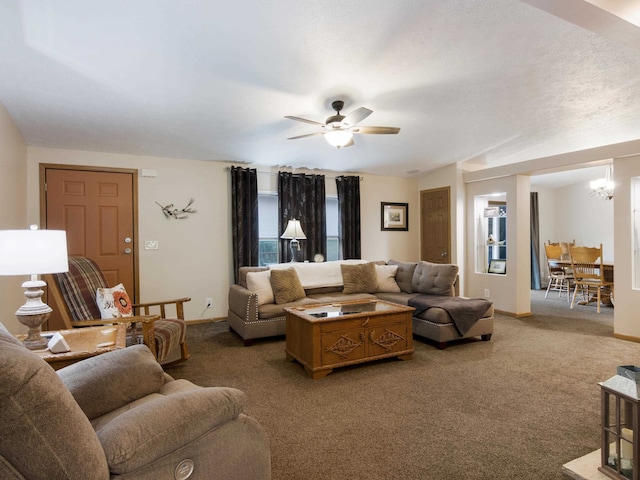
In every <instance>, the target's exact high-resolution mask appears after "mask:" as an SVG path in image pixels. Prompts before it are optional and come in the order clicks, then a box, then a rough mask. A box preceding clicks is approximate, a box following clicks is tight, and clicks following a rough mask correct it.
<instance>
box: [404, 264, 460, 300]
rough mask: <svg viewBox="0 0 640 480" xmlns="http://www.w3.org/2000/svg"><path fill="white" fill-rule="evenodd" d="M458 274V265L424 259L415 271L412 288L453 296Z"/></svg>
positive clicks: (431, 293)
mask: <svg viewBox="0 0 640 480" xmlns="http://www.w3.org/2000/svg"><path fill="white" fill-rule="evenodd" d="M457 276H458V266H457V265H453V264H450V263H447V264H439V263H431V262H424V261H422V262H419V263H418V265H417V266H416V269H415V271H414V272H413V279H412V281H411V288H412V289H413V291H414V292H416V293H426V294H429V295H449V296H453V295H454V293H453V292H454V289H453V284H454V283H455V281H456V277H457Z"/></svg>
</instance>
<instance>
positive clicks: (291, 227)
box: [280, 218, 307, 262]
mask: <svg viewBox="0 0 640 480" xmlns="http://www.w3.org/2000/svg"><path fill="white" fill-rule="evenodd" d="M280 238H284V239H287V240H288V239H290V240H291V244H290V245H289V247H290V248H291V261H292V262H295V261H296V255H297V252H299V251H300V242H299V241H298V239H299V238H301V239H302V240H306V238H307V236H306V235H305V234H304V232H303V231H302V226H300V220H296V219H295V218H294V219H293V220H289V222H288V223H287V228H286V229H285V230H284V233H283V234H282V235H281V236H280Z"/></svg>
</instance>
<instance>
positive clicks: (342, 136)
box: [324, 130, 353, 147]
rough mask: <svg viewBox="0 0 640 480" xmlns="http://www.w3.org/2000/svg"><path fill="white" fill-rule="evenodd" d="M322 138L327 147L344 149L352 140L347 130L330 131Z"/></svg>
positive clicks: (351, 134)
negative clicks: (327, 144) (327, 143)
mask: <svg viewBox="0 0 640 480" xmlns="http://www.w3.org/2000/svg"><path fill="white" fill-rule="evenodd" d="M324 138H325V139H326V140H327V142H329V145H333V146H334V147H344V146H345V145H346V144H347V143H349V142H350V141H351V139H352V138H353V133H351V132H350V131H349V130H331V131H328V132H327V133H325V134H324Z"/></svg>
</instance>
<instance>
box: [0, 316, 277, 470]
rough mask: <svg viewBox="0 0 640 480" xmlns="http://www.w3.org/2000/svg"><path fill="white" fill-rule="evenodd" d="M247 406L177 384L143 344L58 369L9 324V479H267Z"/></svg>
mask: <svg viewBox="0 0 640 480" xmlns="http://www.w3.org/2000/svg"><path fill="white" fill-rule="evenodd" d="M244 404H245V396H244V394H243V393H242V392H241V391H239V390H236V389H233V388H218V387H215V388H213V387H212V388H203V387H198V386H196V385H194V384H192V383H190V382H188V381H186V380H173V379H172V378H171V377H170V376H169V375H167V374H165V373H164V371H163V370H162V367H161V366H160V365H159V364H158V363H157V362H156V360H155V358H154V356H153V354H152V353H151V352H150V351H149V349H148V348H147V347H146V346H144V345H136V346H133V347H129V348H125V349H121V350H116V351H113V352H109V353H106V354H103V355H100V356H97V357H93V358H90V359H87V360H84V361H81V362H78V363H76V364H74V365H71V366H69V367H66V368H63V369H61V370H59V371H58V372H54V370H53V369H52V368H51V367H50V366H49V365H48V364H47V363H46V362H45V361H44V360H42V359H41V358H40V357H39V356H38V355H36V354H35V353H33V352H31V351H29V350H27V349H26V348H24V347H23V346H22V344H20V342H18V341H17V340H16V339H15V338H14V337H13V336H12V335H11V334H10V333H8V332H7V330H6V329H5V328H4V326H3V325H2V324H0V411H1V412H2V417H1V419H0V425H1V426H0V478H2V479H10V480H16V479H20V480H24V479H43V480H44V479H61V480H62V479H70V480H71V479H78V480H80V479H82V480H87V479H91V480H99V479H109V478H111V479H115V478H118V479H120V478H122V479H149V480H151V479H153V480H156V479H159V478H162V479H174V478H175V479H187V478H189V479H192V480H193V479H215V478H221V479H248V478H251V479H268V478H270V471H271V469H270V452H269V444H268V440H267V438H266V435H265V432H264V431H263V429H262V427H261V426H260V425H259V424H258V422H257V421H256V420H254V419H253V418H251V417H249V416H247V415H245V414H244V413H242V411H243V408H244Z"/></svg>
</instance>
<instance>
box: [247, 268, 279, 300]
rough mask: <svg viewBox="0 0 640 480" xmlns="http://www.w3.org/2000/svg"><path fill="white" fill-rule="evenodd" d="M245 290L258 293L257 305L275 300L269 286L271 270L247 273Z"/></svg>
mask: <svg viewBox="0 0 640 480" xmlns="http://www.w3.org/2000/svg"><path fill="white" fill-rule="evenodd" d="M247 290H251V291H252V292H255V293H257V294H258V305H264V304H265V303H273V302H275V298H274V296H273V288H271V270H265V271H263V272H248V273H247Z"/></svg>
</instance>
